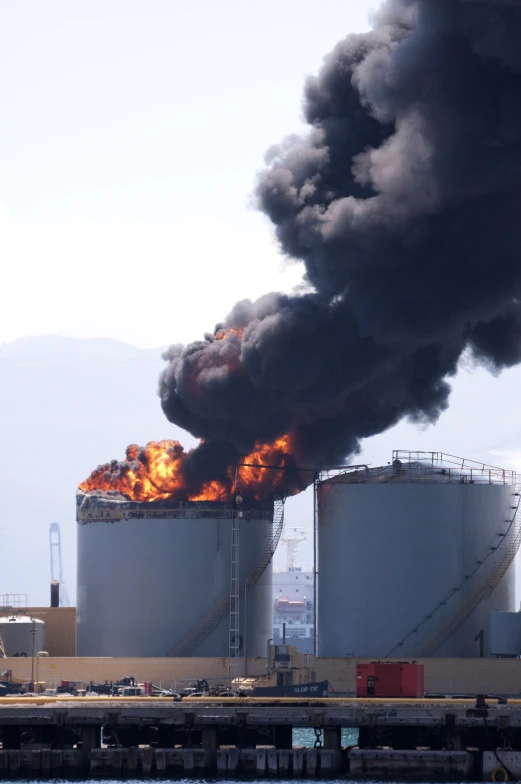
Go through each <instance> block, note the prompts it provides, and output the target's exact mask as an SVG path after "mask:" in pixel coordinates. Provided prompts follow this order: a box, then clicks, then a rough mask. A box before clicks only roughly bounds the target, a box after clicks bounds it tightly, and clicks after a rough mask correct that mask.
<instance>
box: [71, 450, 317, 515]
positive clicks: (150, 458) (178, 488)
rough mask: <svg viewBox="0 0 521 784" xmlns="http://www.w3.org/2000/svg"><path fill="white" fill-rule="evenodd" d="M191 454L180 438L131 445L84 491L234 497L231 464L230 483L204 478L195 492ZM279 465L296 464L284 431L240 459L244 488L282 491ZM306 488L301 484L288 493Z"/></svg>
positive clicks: (139, 496) (153, 497)
mask: <svg viewBox="0 0 521 784" xmlns="http://www.w3.org/2000/svg"><path fill="white" fill-rule="evenodd" d="M188 454H189V453H186V452H185V451H184V449H183V447H182V446H181V444H180V443H179V442H178V441H172V440H165V441H149V443H148V444H147V445H146V446H145V447H139V446H137V445H136V444H130V446H128V447H127V453H126V458H125V460H124V461H123V462H118V461H117V460H113V461H112V462H111V463H106V464H105V465H101V466H98V468H96V469H95V470H94V471H93V472H92V474H91V475H90V476H89V478H88V479H86V480H85V481H84V482H82V483H81V484H80V490H83V492H84V493H90V492H93V491H96V490H97V491H101V492H117V493H121V494H122V495H124V496H127V497H128V498H129V499H130V500H131V501H141V502H148V501H166V500H169V499H172V500H187V501H226V500H228V499H229V498H231V495H232V492H233V483H234V478H235V476H234V473H235V472H234V470H233V468H232V467H230V468H229V469H228V479H227V481H225V482H222V481H218V480H214V481H210V482H206V483H204V484H203V485H202V486H201V487H200V488H199V490H198V491H197V492H196V493H190V492H189V491H188V488H187V482H186V478H185V476H184V473H183V464H184V461H185V459H186V457H187V455H188ZM266 466H273V467H274V468H275V467H279V466H280V467H281V469H282V468H284V467H288V468H291V467H293V458H292V450H291V439H290V436H289V435H285V436H282V437H281V438H278V439H277V440H276V441H274V442H273V443H272V444H256V448H255V450H254V451H253V452H251V454H249V455H247V456H246V457H245V458H243V459H242V460H241V461H240V464H239V466H238V471H237V476H238V484H239V487H240V490H241V492H243V493H244V492H246V493H248V494H251V495H252V496H254V497H255V498H256V499H257V500H260V499H261V498H262V496H263V495H265V494H267V493H269V494H270V495H278V494H282V492H283V490H284V489H285V488H284V484H285V476H286V472H285V471H284V470H281V471H277V470H274V469H273V468H268V467H266ZM300 489H302V488H301V487H300V486H299V487H296V488H294V489H293V490H289V491H287V490H286V492H285V493H284V494H291V493H292V492H298V491H299V490H300Z"/></svg>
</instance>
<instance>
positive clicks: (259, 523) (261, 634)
mask: <svg viewBox="0 0 521 784" xmlns="http://www.w3.org/2000/svg"><path fill="white" fill-rule="evenodd" d="M243 506H244V507H245V508H244V509H242V508H241V512H240V514H241V515H242V516H241V517H240V519H239V542H240V558H239V573H240V578H239V583H240V590H241V593H242V594H244V590H245V588H246V590H247V591H248V594H247V601H246V606H247V619H246V620H247V630H246V639H247V651H246V652H247V654H248V655H249V656H264V655H265V653H266V642H267V640H268V639H269V638H270V637H272V636H273V635H272V602H271V554H270V547H271V546H272V544H273V535H274V522H273V520H274V517H273V510H274V505H273V503H266V504H255V503H252V504H246V502H244V503H243ZM232 516H233V506H232V503H231V502H229V503H221V502H211V501H201V502H189V501H185V502H174V501H157V502H150V503H139V502H131V501H126V500H125V499H123V498H122V497H119V499H118V498H114V497H111V496H105V495H103V494H96V493H91V494H84V493H83V492H81V491H78V495H77V520H78V592H77V613H78V615H77V655H78V656H165V655H171V656H187V655H193V656H227V655H228V653H229V596H230V575H231V531H232ZM246 580H248V583H247V586H246V583H245V581H246ZM244 607H245V602H244V596H242V597H241V600H240V619H239V629H240V639H239V646H240V652H241V655H242V653H243V647H242V642H243V639H244V636H245V635H244V620H245V619H244Z"/></svg>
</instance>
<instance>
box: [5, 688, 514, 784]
mask: <svg viewBox="0 0 521 784" xmlns="http://www.w3.org/2000/svg"><path fill="white" fill-rule="evenodd" d="M303 727H305V728H309V729H311V730H313V731H314V737H315V738H316V743H315V748H302V747H297V748H294V747H293V740H292V733H293V729H295V728H303ZM344 728H348V729H354V730H358V732H359V740H358V745H357V747H355V748H342V746H341V731H342V729H344ZM0 741H1V747H0V779H10V778H18V777H23V778H26V779H40V778H67V777H77V776H91V777H98V778H114V777H119V776H122V777H130V776H131V777H134V778H139V777H143V778H148V777H151V776H152V777H176V776H188V775H193V776H202V775H215V774H217V775H218V776H222V777H227V778H233V777H241V776H250V777H257V778H283V779H286V778H292V777H294V778H302V777H305V778H315V777H320V778H334V777H338V776H343V775H349V776H350V777H351V778H368V779H377V778H394V779H396V778H399V777H403V776H407V777H412V778H425V779H431V780H442V779H451V780H453V781H454V780H457V779H466V778H467V779H473V780H476V779H478V778H483V779H484V780H486V781H489V780H492V778H493V777H495V778H502V779H504V777H505V775H506V776H508V777H510V778H511V777H512V776H514V777H515V778H519V777H521V701H520V700H509V701H507V702H505V701H501V702H500V701H498V700H486V701H485V702H483V700H481V699H480V700H478V701H476V700H427V699H419V700H356V699H334V698H332V699H320V700H302V699H277V700H274V699H270V700H266V699H264V700H263V699H240V698H237V699H236V698H231V699H225V698H216V699H213V700H212V699H204V698H201V699H186V700H183V701H182V702H174V701H173V700H172V699H171V698H149V697H147V698H145V697H129V698H119V697H116V698H100V697H95V698H52V697H36V698H32V697H23V698H20V697H10V698H5V699H2V700H0ZM507 747H508V749H509V750H508V751H504V750H503V749H505V748H507ZM503 768H504V769H503ZM500 769H501V770H500Z"/></svg>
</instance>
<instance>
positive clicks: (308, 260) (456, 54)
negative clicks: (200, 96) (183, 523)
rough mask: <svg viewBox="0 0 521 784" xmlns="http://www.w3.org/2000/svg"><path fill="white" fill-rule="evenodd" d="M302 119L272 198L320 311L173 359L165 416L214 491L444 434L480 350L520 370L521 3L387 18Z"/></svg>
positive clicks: (312, 98)
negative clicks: (186, 434) (273, 446)
mask: <svg viewBox="0 0 521 784" xmlns="http://www.w3.org/2000/svg"><path fill="white" fill-rule="evenodd" d="M304 114H305V118H306V120H307V122H308V123H309V126H310V130H309V133H308V134H307V136H305V137H302V138H295V137H292V138H291V139H288V140H286V141H285V142H284V143H283V144H282V145H281V146H280V147H279V148H278V149H277V150H275V151H272V152H271V153H270V161H269V163H268V168H267V170H266V171H265V172H264V173H263V174H262V175H261V176H260V178H259V182H258V187H257V194H258V201H259V204H260V206H261V208H262V210H263V211H264V212H265V213H266V215H268V216H269V218H270V219H271V221H272V222H273V224H274V225H275V230H276V233H277V237H278V239H279V241H280V244H281V246H282V248H283V250H284V251H285V253H286V254H287V255H288V256H290V257H292V258H294V259H300V260H302V261H303V262H304V264H305V269H306V280H307V282H308V284H309V287H308V288H309V291H308V293H305V294H304V295H302V296H286V295H282V294H268V295H266V296H265V297H263V298H261V299H260V300H258V301H257V302H254V303H252V302H250V301H243V302H239V303H238V304H237V305H236V306H235V307H234V309H233V311H232V312H231V313H230V315H229V316H228V318H227V319H226V322H225V325H224V326H226V327H233V328H235V330H236V331H237V332H238V334H233V333H232V332H229V333H227V334H226V337H225V339H223V340H217V339H215V337H214V335H211V336H206V338H205V340H204V341H200V342H196V343H192V344H190V345H189V346H187V347H180V346H173V347H171V348H170V349H169V351H168V352H167V354H166V357H165V358H166V359H167V360H168V366H167V368H166V369H165V371H164V372H163V374H162V377H161V381H160V396H161V403H162V406H163V410H164V412H165V414H166V416H167V417H168V419H170V420H171V421H172V422H175V423H176V424H178V425H180V426H181V427H183V428H186V429H187V430H189V431H190V432H191V433H193V434H194V435H195V436H200V437H202V438H204V439H205V444H204V445H203V447H202V449H201V450H197V452H198V453H199V456H198V458H197V460H198V464H197V469H198V470H201V471H203V472H206V473H210V474H212V473H213V472H215V471H218V470H219V466H220V465H221V466H222V465H223V463H225V462H226V461H230V460H233V459H236V458H234V457H233V456H234V454H235V455H238V454H247V453H248V452H249V451H251V449H252V446H253V443H254V442H255V441H262V442H270V441H271V440H272V439H274V438H276V437H278V436H280V435H281V434H283V433H288V432H289V433H291V437H292V444H293V449H294V453H295V457H296V460H297V463H298V464H300V465H305V466H324V465H326V464H334V463H336V462H338V461H340V460H343V459H344V458H345V457H346V456H348V455H349V454H352V453H354V452H356V451H357V449H358V444H359V439H361V438H365V437H367V436H371V435H374V434H376V433H379V432H381V431H382V430H384V429H385V428H388V427H390V426H391V425H393V424H395V423H396V422H398V420H400V419H401V418H402V417H409V418H410V419H412V420H414V421H421V422H423V421H428V422H432V421H434V420H436V418H437V417H438V416H439V414H440V412H441V411H443V410H444V409H445V408H446V406H447V401H448V397H449V393H450V385H449V383H448V382H447V378H448V377H450V376H452V375H454V373H455V371H456V369H457V365H458V360H459V358H460V356H461V354H462V352H463V351H464V350H465V349H469V350H470V351H471V352H472V353H473V355H474V356H475V358H476V359H477V360H478V361H480V362H482V363H484V364H486V365H488V366H489V367H490V369H491V370H493V371H497V370H499V369H501V368H502V367H505V366H509V365H513V364H515V363H517V362H519V361H520V359H521V308H520V300H519V298H520V295H521V3H520V2H519V0H389V1H388V2H387V3H386V4H385V5H384V6H383V7H382V9H381V10H380V11H379V12H378V14H377V16H376V19H375V25H374V29H373V30H372V31H371V32H369V33H367V34H364V35H350V36H348V37H347V38H346V39H345V40H344V41H342V42H341V43H339V44H338V45H337V47H336V48H335V50H334V51H333V52H332V53H331V54H330V55H329V57H328V58H327V59H326V61H325V64H324V66H323V68H322V71H321V72H320V74H319V76H318V77H316V78H311V79H309V80H308V82H307V84H306V88H305V98H304ZM242 330H243V332H241V331H242ZM241 334H242V337H241Z"/></svg>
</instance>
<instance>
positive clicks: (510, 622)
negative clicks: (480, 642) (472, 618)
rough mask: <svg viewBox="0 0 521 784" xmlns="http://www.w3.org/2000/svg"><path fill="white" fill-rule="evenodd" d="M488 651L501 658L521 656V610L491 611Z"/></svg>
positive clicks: (491, 654)
mask: <svg viewBox="0 0 521 784" xmlns="http://www.w3.org/2000/svg"><path fill="white" fill-rule="evenodd" d="M488 652H489V655H490V656H497V657H498V658H501V659H517V657H518V656H521V612H501V611H500V610H494V611H493V612H491V613H489V616H488Z"/></svg>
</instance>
